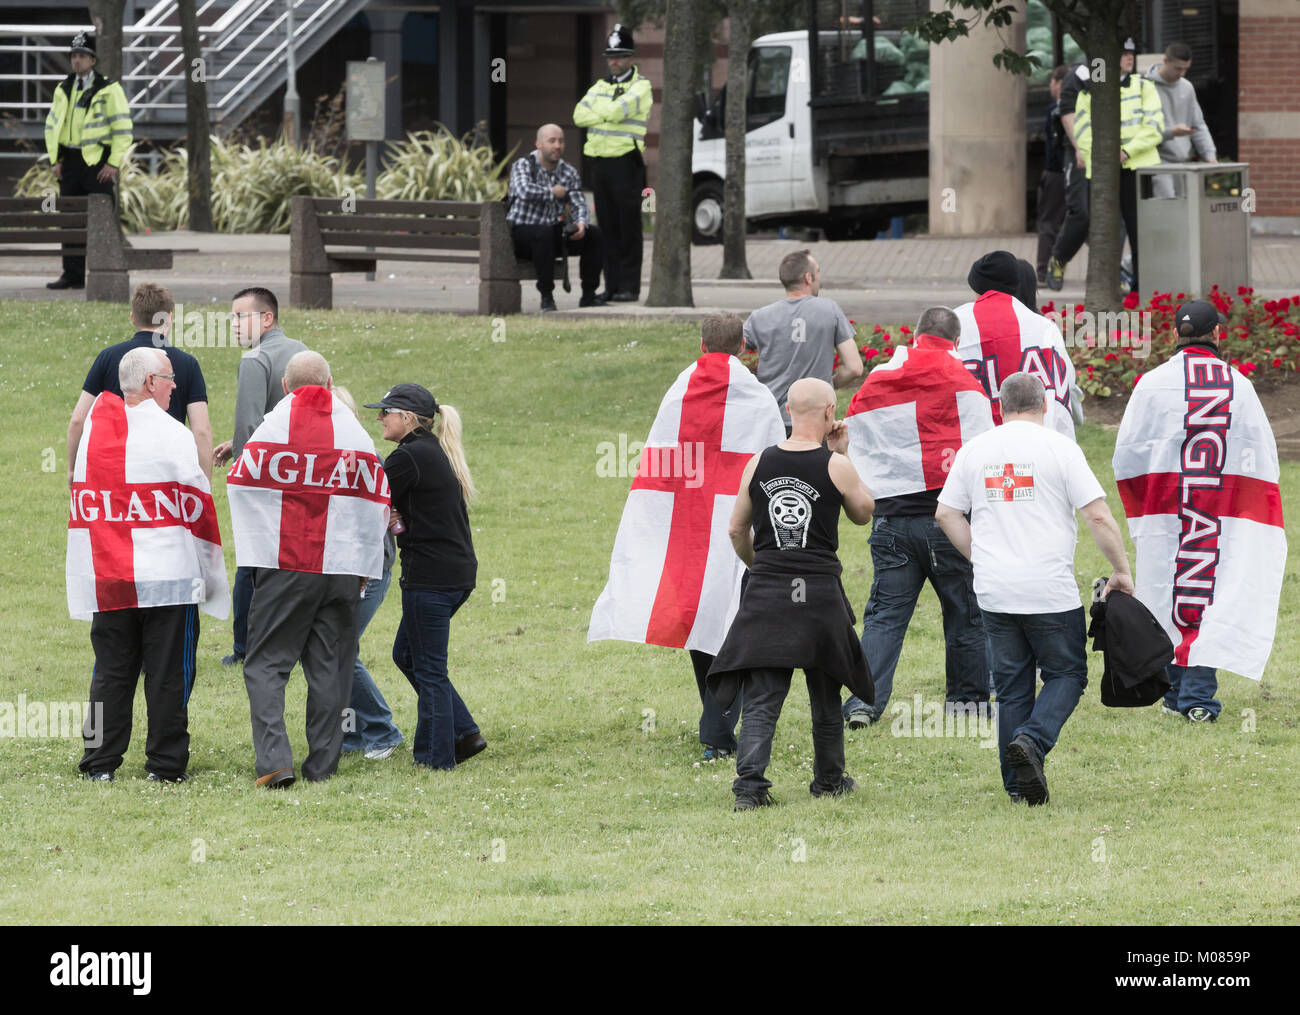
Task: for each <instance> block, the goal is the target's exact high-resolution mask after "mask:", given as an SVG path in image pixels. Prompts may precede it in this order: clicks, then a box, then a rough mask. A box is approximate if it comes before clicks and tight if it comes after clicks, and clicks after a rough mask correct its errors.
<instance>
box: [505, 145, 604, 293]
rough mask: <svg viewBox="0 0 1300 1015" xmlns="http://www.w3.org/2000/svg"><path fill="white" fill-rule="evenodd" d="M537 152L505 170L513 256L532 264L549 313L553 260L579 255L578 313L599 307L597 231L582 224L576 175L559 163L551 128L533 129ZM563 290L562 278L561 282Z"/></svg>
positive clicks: (584, 211)
mask: <svg viewBox="0 0 1300 1015" xmlns="http://www.w3.org/2000/svg"><path fill="white" fill-rule="evenodd" d="M536 145H537V150H536V151H533V152H530V153H529V154H528V155H525V156H524V157H523V158H521V159H516V160H515V164H514V165H513V166H512V167H511V168H510V210H509V211H507V212H506V219H507V221H509V223H510V234H511V236H512V237H513V238H514V242H515V253H516V254H517V255H518V256H519V258H520V259H521V260H525V261H526V260H530V259H531V260H532V262H533V264H534V266H535V267H536V269H537V291H538V292H539V293H541V295H542V305H541V310H542V312H543V313H545V312H546V311H548V310H554V309H555V297H554V295H553V293H554V291H555V259H556V258H557V257H568V256H569V255H570V254H577V255H579V258H580V259H579V261H578V272H579V274H580V276H581V278H582V299H581V300H580V301H579V302H578V306H580V307H599V306H603V305H604V304H605V298H604V297H603V296H598V295H596V290H597V289H598V288H599V287H600V266H601V256H602V255H601V239H600V230H598V229H597V228H596V227H595V226H593V225H590V224H589V223H588V222H587V218H588V216H587V202H586V200H585V199H584V198H583V196H582V180H581V179H580V178H579V177H578V171H577V170H576V169H574V168H573V167H572V166H571V165H569V164H568V163H567V162H565V161H564V159H562V158H561V157H560V156H562V155H563V154H564V131H563V130H561V129H560V128H559V127H558V126H556V125H555V124H553V123H548V124H544V125H543V126H541V127H539V128H538V129H537V142H536ZM564 285H565V290H566V291H567V290H568V285H569V282H568V277H567V274H566V277H565V282H564Z"/></svg>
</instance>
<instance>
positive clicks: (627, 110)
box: [573, 67, 654, 159]
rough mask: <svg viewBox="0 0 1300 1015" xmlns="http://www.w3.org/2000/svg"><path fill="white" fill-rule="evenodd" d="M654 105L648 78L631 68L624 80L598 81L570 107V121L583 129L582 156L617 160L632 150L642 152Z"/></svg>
mask: <svg viewBox="0 0 1300 1015" xmlns="http://www.w3.org/2000/svg"><path fill="white" fill-rule="evenodd" d="M652 105H654V96H653V93H652V89H651V85H650V79H649V78H648V77H646V76H645V75H643V74H642V73H641V72H640V71H639V70H637V69H636V68H635V67H634V68H632V77H631V78H629V79H628V80H627V81H619V82H614V81H611V80H610V79H609V78H607V77H605V78H601V79H600V80H599V81H597V82H596V83H595V84H594V85H592V86H591V87H590V88H589V89H587V94H586V95H584V96H583V97H582V100H581V101H580V102H579V103H578V104H577V105H576V106H574V107H573V122H574V123H575V124H577V125H578V126H579V127H586V128H587V143H586V145H585V146H584V147H583V149H582V154H584V155H587V156H590V157H593V158H598V159H599V158H617V157H618V156H620V155H626V154H627V153H628V152H630V151H631V150H632V149H633V148H637V149H639V150H641V151H645V129H646V124H647V123H649V122H650V107H651V106H652Z"/></svg>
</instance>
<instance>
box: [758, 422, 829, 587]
mask: <svg viewBox="0 0 1300 1015" xmlns="http://www.w3.org/2000/svg"><path fill="white" fill-rule="evenodd" d="M830 460H831V452H830V450H829V449H827V448H825V447H821V448H813V449H811V450H808V451H784V450H782V449H781V448H780V447H777V446H775V445H774V446H772V447H770V448H768V449H767V450H766V451H764V452H763V453H762V456H761V457H760V458H759V460H758V467H757V468H756V469H755V470H754V478H753V479H752V480H750V483H749V499H750V500H751V501H752V502H753V504H754V566H753V569H752V570H753V571H754V573H755V574H764V573H766V574H799V573H805V574H834V575H838V574H839V573H840V558H839V557H838V555H837V554H836V551H837V550H838V549H839V545H840V539H839V524H840V507H841V505H842V503H843V500H844V498H843V495H842V494H841V493H840V491H839V489H838V488H837V487H836V486H835V484H834V482H832V481H831V475H830V469H829V465H830Z"/></svg>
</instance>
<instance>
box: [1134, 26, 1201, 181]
mask: <svg viewBox="0 0 1300 1015" xmlns="http://www.w3.org/2000/svg"><path fill="white" fill-rule="evenodd" d="M1191 66H1192V50H1191V47H1190V46H1188V45H1187V44H1186V43H1184V42H1171V43H1170V44H1169V45H1168V46H1167V47H1166V48H1165V56H1164V60H1162V61H1161V62H1160V63H1158V64H1155V65H1154V66H1152V67H1151V68H1149V69H1148V70H1147V72H1146V75H1145V76H1146V77H1147V78H1149V79H1150V80H1151V81H1152V82H1153V83H1154V84H1155V86H1156V94H1157V95H1159V96H1160V105H1161V107H1162V108H1163V109H1164V114H1165V135H1164V141H1163V142H1162V143H1161V144H1160V147H1159V148H1158V149H1157V151H1159V152H1160V161H1161V162H1191V161H1192V150H1193V149H1195V150H1196V155H1197V158H1198V159H1199V161H1201V162H1218V161H1219V160H1218V158H1217V156H1216V154H1215V150H1214V138H1212V137H1211V136H1210V128H1209V127H1207V126H1206V125H1205V117H1204V116H1203V115H1201V104H1200V103H1199V102H1197V101H1196V89H1195V88H1193V87H1192V83H1191V82H1190V81H1188V80H1187V71H1188V69H1189V68H1190V67H1191ZM1151 186H1152V190H1153V192H1154V194H1155V195H1156V196H1157V197H1173V196H1174V185H1173V178H1172V177H1170V176H1164V175H1161V176H1157V177H1156V178H1155V180H1154V182H1153V183H1152V185H1151Z"/></svg>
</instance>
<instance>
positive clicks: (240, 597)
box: [232, 567, 253, 659]
mask: <svg viewBox="0 0 1300 1015" xmlns="http://www.w3.org/2000/svg"><path fill="white" fill-rule="evenodd" d="M232 598H233V600H234V603H233V607H234V612H235V624H234V627H235V636H234V645H233V646H232V647H233V649H234V653H235V655H237V656H239V658H240V659H243V658H244V656H245V655H246V654H247V651H248V607H249V604H250V603H252V601H253V569H252V568H251V567H237V568H235V589H234V593H233V596H232Z"/></svg>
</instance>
